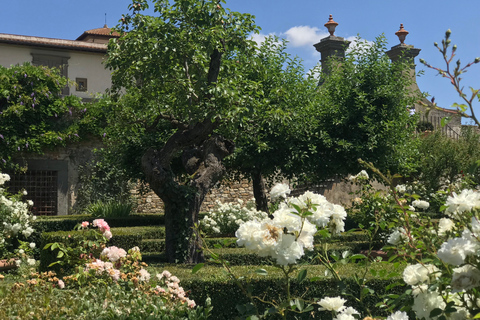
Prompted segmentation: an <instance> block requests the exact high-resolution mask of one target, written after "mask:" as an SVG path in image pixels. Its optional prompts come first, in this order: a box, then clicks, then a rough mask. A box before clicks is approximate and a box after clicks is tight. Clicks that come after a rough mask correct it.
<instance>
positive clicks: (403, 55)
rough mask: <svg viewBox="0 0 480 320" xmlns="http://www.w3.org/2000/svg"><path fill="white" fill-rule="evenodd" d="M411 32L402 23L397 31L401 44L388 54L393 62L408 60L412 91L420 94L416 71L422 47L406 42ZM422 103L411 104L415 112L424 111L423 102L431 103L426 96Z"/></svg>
mask: <svg viewBox="0 0 480 320" xmlns="http://www.w3.org/2000/svg"><path fill="white" fill-rule="evenodd" d="M408 34H409V32H408V31H407V30H405V29H404V27H403V23H401V24H400V30H398V31H397V32H395V35H396V36H397V37H398V39H399V40H400V44H397V45H396V46H393V47H392V48H391V49H390V50H389V51H387V52H386V54H387V56H388V57H389V58H390V60H392V62H397V61H406V62H408V64H409V66H410V69H409V70H407V71H406V72H408V74H409V76H410V77H411V84H410V86H409V87H410V91H411V92H412V93H414V94H420V89H419V88H418V85H417V80H416V73H415V57H416V56H418V54H419V53H420V51H421V49H418V48H415V47H414V46H412V45H408V44H405V38H406V36H407V35H408ZM421 100H422V103H417V104H415V106H411V107H410V108H412V110H413V107H414V108H415V112H419V111H423V108H422V107H421V104H425V103H427V104H428V103H429V101H428V100H427V99H425V98H422V99H421Z"/></svg>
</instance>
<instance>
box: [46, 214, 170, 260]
mask: <svg viewBox="0 0 480 320" xmlns="http://www.w3.org/2000/svg"><path fill="white" fill-rule="evenodd" d="M111 221H114V220H113V219H109V222H111ZM111 231H112V234H113V237H112V239H110V240H109V242H108V243H109V245H110V246H117V247H119V248H133V247H139V248H140V249H141V250H142V251H144V250H147V252H148V251H151V250H149V249H152V248H157V249H162V250H164V248H165V244H164V243H163V241H161V243H149V242H146V243H144V240H147V239H163V238H164V237H165V228H164V227H160V226H158V227H147V226H142V227H128V228H127V227H125V228H113V229H111ZM96 238H98V233H95V231H94V230H90V231H89V232H86V230H74V231H57V232H44V233H42V235H41V238H40V240H39V244H40V248H44V247H45V246H47V245H48V244H50V243H59V246H61V247H62V248H64V249H65V248H66V247H70V248H74V247H76V246H78V244H79V243H83V242H84V241H85V240H88V241H95V239H96ZM50 247H51V245H50ZM80 249H81V248H80ZM80 249H79V250H80ZM82 250H83V249H82ZM159 251H161V250H159ZM81 253H82V252H81ZM81 253H80V254H81ZM57 254H58V251H56V250H42V251H41V254H40V269H41V270H48V269H49V265H50V264H51V263H53V262H55V261H57V259H56V255H57ZM57 269H58V268H57Z"/></svg>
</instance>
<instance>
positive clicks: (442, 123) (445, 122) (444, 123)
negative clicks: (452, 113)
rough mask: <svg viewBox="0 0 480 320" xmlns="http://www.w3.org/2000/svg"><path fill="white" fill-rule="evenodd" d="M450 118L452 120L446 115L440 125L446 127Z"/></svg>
mask: <svg viewBox="0 0 480 320" xmlns="http://www.w3.org/2000/svg"><path fill="white" fill-rule="evenodd" d="M450 120H452V118H451V117H444V118H442V120H441V121H440V125H441V126H442V127H445V126H446V125H447V124H448V123H449V122H450Z"/></svg>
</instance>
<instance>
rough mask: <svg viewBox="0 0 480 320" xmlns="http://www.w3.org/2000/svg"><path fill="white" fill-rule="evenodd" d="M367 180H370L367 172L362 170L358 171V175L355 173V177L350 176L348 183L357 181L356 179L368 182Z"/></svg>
mask: <svg viewBox="0 0 480 320" xmlns="http://www.w3.org/2000/svg"><path fill="white" fill-rule="evenodd" d="M369 178H370V177H369V176H368V173H367V171H365V170H362V171H360V172H359V173H357V174H356V175H354V176H350V177H349V178H348V180H350V181H356V180H358V179H361V180H368V179H369Z"/></svg>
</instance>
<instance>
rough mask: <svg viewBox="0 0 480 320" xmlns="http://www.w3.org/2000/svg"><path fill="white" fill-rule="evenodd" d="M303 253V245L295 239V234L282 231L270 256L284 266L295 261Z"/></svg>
mask: <svg viewBox="0 0 480 320" xmlns="http://www.w3.org/2000/svg"><path fill="white" fill-rule="evenodd" d="M303 255H304V251H303V247H302V245H301V244H300V243H299V242H297V241H295V236H294V235H292V234H285V233H284V234H282V240H281V241H280V242H279V245H278V246H277V247H276V252H275V254H272V257H273V258H274V259H276V260H277V264H279V265H283V266H286V265H290V264H295V263H297V260H298V259H300V258H301V257H302V256H303Z"/></svg>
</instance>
